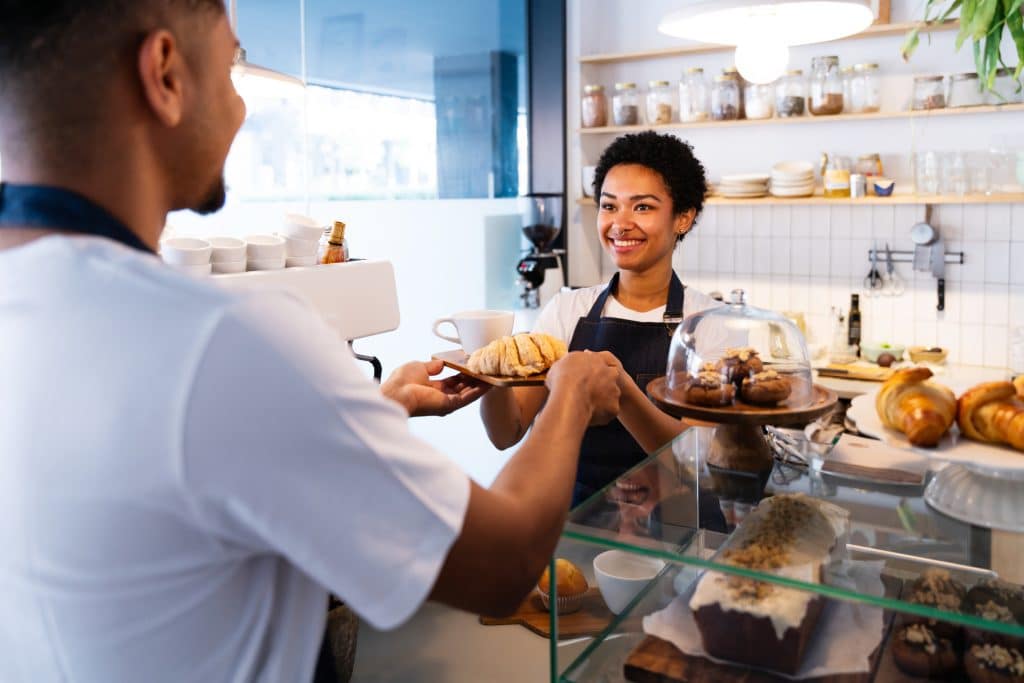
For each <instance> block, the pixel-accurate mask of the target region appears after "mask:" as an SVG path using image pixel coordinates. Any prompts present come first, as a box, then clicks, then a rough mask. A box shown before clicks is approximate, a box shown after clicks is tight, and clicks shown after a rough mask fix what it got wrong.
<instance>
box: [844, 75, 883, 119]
mask: <svg viewBox="0 0 1024 683" xmlns="http://www.w3.org/2000/svg"><path fill="white" fill-rule="evenodd" d="M853 71H854V75H853V81H852V82H851V83H850V97H851V98H852V99H853V111H855V112H858V113H863V114H870V113H872V112H876V111H878V110H879V109H881V108H882V84H881V82H880V81H879V78H878V65H877V64H875V63H873V62H872V63H868V64H858V65H857V66H855V67H853Z"/></svg>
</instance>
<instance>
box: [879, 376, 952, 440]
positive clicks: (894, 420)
mask: <svg viewBox="0 0 1024 683" xmlns="http://www.w3.org/2000/svg"><path fill="white" fill-rule="evenodd" d="M931 376H932V371H931V370H929V369H928V368H904V369H903V370H897V371H896V372H895V373H894V374H893V376H892V377H890V378H889V379H887V380H886V381H885V384H883V385H882V388H881V390H880V391H879V392H878V396H877V397H876V398H875V410H877V411H878V417H880V418H881V420H882V422H883V423H884V424H885V426H886V427H891V428H892V429H896V430H898V431H901V432H903V433H904V434H906V435H907V439H909V440H910V443H912V444H913V445H915V446H927V447H933V446H935V445H936V444H938V443H939V439H941V438H942V435H943V434H945V433H946V432H947V431H948V430H949V428H950V427H952V426H953V420H954V419H956V396H955V395H954V394H953V392H952V391H951V390H950V389H949V388H948V387H944V386H942V385H941V384H936V383H934V382H928V381H926V380H927V379H928V378H929V377H931Z"/></svg>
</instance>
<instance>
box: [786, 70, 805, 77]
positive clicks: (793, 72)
mask: <svg viewBox="0 0 1024 683" xmlns="http://www.w3.org/2000/svg"><path fill="white" fill-rule="evenodd" d="M786 75H787V76H803V75H804V70H803V69H790V70H789V71H787V72H786Z"/></svg>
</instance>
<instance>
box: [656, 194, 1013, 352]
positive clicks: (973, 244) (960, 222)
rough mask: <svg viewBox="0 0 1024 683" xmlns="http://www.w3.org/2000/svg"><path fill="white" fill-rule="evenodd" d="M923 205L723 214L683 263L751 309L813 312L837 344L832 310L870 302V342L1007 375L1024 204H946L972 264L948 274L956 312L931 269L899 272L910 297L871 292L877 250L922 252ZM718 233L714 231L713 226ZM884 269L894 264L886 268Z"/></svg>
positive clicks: (820, 335) (957, 245) (698, 279)
mask: <svg viewBox="0 0 1024 683" xmlns="http://www.w3.org/2000/svg"><path fill="white" fill-rule="evenodd" d="M924 219H925V209H924V207H922V206H891V207H889V206H871V207H866V206H865V207H862V206H854V207H851V206H836V207H827V206H794V207H788V206H773V207H764V206H760V207H746V206H728V207H721V206H712V207H708V208H707V209H706V210H705V214H704V216H703V217H702V218H701V222H700V224H699V225H698V226H697V228H696V229H695V230H694V231H693V233H692V234H691V235H690V236H688V237H687V239H686V241H685V242H684V243H683V246H682V248H681V250H680V252H681V253H680V254H679V255H678V257H677V260H676V263H677V266H678V267H679V268H680V270H681V272H682V276H683V279H684V280H685V281H686V282H687V283H688V284H690V285H693V286H696V287H699V288H700V289H702V290H704V291H712V290H718V291H721V292H723V293H727V292H728V291H729V290H731V289H733V288H734V287H743V288H744V289H747V291H748V293H749V298H750V301H751V303H753V304H754V305H757V306H765V307H769V308H773V309H775V310H796V311H803V312H804V313H805V315H806V316H807V321H808V324H809V326H810V328H811V334H812V336H813V337H814V339H815V340H816V341H821V342H826V343H827V342H828V341H829V340H830V338H831V334H832V332H831V329H830V318H829V307H830V306H842V307H843V309H844V310H845V309H848V308H849V306H850V294H852V293H854V292H857V293H859V294H860V295H861V310H862V311H863V316H864V335H865V338H866V339H879V340H881V339H884V340H894V341H898V342H902V343H906V344H925V345H929V346H931V345H940V346H945V347H948V348H949V349H950V359H951V360H952V361H953V362H958V363H967V364H973V365H987V366H993V367H1004V366H1006V364H1007V363H1008V359H1009V351H1008V345H1009V340H1010V338H1011V333H1012V330H1013V329H1014V328H1015V327H1017V326H1019V325H1024V205H1021V204H1015V205H1009V204H988V205H984V204H968V205H943V206H936V207H934V208H933V209H932V212H931V214H930V220H931V221H932V223H933V224H934V225H935V226H936V227H937V228H938V229H939V231H940V232H941V234H942V236H943V238H944V239H945V240H946V241H947V249H949V250H951V251H963V252H964V259H965V263H964V265H956V264H949V265H947V267H946V310H945V311H943V312H939V311H937V310H936V303H937V294H936V282H935V279H934V278H933V277H932V276H931V274H930V273H928V272H924V273H919V272H914V271H913V269H912V265H911V264H910V263H900V264H897V266H896V268H897V273H898V274H899V275H900V276H901V277H902V278H903V279H904V280H905V281H906V292H905V293H904V294H903V295H902V296H875V297H872V296H869V295H868V294H867V292H866V291H865V288H864V284H863V281H864V276H865V275H866V274H867V272H868V268H869V263H868V255H867V254H868V250H869V249H871V248H872V246H874V245H875V244H877V245H878V246H879V247H884V245H885V243H886V242H888V243H890V244H891V245H892V247H893V248H894V249H901V250H910V249H912V248H913V244H912V243H911V242H910V239H909V231H910V226H911V225H913V224H914V223H916V222H918V221H921V220H924ZM712 226H713V227H712ZM879 266H880V268H881V269H882V270H883V271H884V263H880V264H879Z"/></svg>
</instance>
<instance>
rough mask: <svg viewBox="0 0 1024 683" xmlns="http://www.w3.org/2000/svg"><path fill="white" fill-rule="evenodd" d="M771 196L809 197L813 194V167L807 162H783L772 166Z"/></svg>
mask: <svg viewBox="0 0 1024 683" xmlns="http://www.w3.org/2000/svg"><path fill="white" fill-rule="evenodd" d="M771 181H772V182H771V185H772V195H773V196H775V197H809V196H811V195H812V194H814V166H813V165H812V164H811V162H809V161H783V162H780V163H778V164H775V165H774V166H772V178H771Z"/></svg>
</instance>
